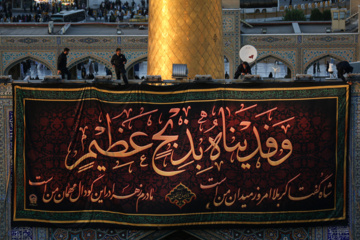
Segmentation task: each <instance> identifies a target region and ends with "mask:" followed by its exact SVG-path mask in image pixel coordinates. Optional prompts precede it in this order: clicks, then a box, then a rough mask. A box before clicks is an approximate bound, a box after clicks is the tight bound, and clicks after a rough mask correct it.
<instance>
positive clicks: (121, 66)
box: [111, 48, 128, 85]
mask: <svg viewBox="0 0 360 240" xmlns="http://www.w3.org/2000/svg"><path fill="white" fill-rule="evenodd" d="M126 63H127V60H126V57H125V55H124V54H121V48H117V49H116V54H114V56H112V58H111V65H112V66H113V67H114V68H115V73H116V79H119V80H120V74H121V76H122V79H123V81H124V83H125V85H127V84H128V80H127V78H126V71H125V64H126Z"/></svg>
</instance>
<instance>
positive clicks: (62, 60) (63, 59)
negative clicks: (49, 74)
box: [57, 48, 71, 80]
mask: <svg viewBox="0 0 360 240" xmlns="http://www.w3.org/2000/svg"><path fill="white" fill-rule="evenodd" d="M69 52H70V49H68V48H64V51H63V52H62V53H61V54H60V55H59V58H58V66H57V70H58V74H59V75H61V77H62V79H65V74H66V75H67V77H68V78H67V79H68V80H71V74H70V72H69V70H68V69H67V67H66V65H67V55H68V54H69Z"/></svg>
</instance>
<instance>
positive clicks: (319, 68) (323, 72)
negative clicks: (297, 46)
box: [304, 54, 345, 77]
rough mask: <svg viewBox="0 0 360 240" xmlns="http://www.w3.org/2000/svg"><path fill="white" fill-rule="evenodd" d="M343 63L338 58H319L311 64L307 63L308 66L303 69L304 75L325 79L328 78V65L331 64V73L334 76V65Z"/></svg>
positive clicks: (328, 55)
mask: <svg viewBox="0 0 360 240" xmlns="http://www.w3.org/2000/svg"><path fill="white" fill-rule="evenodd" d="M341 61H345V60H344V59H341V58H340V57H337V56H334V55H331V54H327V55H324V56H321V57H318V58H316V59H315V60H313V61H312V62H310V63H308V65H307V66H306V67H305V71H304V72H305V73H306V74H311V75H313V76H316V77H327V76H329V72H328V69H329V64H330V63H332V64H333V73H334V74H336V73H337V70H336V63H337V62H341Z"/></svg>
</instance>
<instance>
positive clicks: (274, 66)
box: [250, 55, 292, 78]
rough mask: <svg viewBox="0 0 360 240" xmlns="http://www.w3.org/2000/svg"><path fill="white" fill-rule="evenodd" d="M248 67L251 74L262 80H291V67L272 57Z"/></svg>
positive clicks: (264, 58)
mask: <svg viewBox="0 0 360 240" xmlns="http://www.w3.org/2000/svg"><path fill="white" fill-rule="evenodd" d="M250 66H251V72H252V74H256V75H260V77H262V78H291V75H292V66H290V64H288V63H287V62H286V61H284V60H283V59H280V58H278V57H276V56H273V55H269V56H266V57H263V58H260V59H259V60H257V61H256V62H254V63H252V64H251V65H250Z"/></svg>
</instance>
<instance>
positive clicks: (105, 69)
mask: <svg viewBox="0 0 360 240" xmlns="http://www.w3.org/2000/svg"><path fill="white" fill-rule="evenodd" d="M68 69H69V71H70V73H71V76H72V78H74V79H75V78H76V79H94V76H97V75H101V76H105V75H113V72H112V70H113V69H112V67H111V65H110V63H109V62H106V61H104V60H103V59H100V58H98V57H95V56H86V57H83V58H79V59H76V60H75V61H72V62H71V63H70V64H69V65H68Z"/></svg>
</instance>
